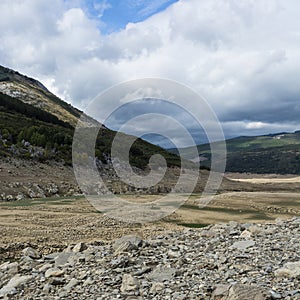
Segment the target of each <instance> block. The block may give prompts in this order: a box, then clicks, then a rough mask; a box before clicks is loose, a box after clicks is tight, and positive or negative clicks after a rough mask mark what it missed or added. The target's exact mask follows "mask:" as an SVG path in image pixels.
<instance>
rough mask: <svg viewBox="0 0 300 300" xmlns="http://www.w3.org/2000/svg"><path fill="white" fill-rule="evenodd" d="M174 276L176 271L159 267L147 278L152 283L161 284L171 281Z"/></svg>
mask: <svg viewBox="0 0 300 300" xmlns="http://www.w3.org/2000/svg"><path fill="white" fill-rule="evenodd" d="M175 274H176V269H174V268H170V267H167V268H166V267H162V266H159V267H157V268H155V269H154V270H153V271H152V272H151V273H150V274H149V275H148V276H147V277H148V278H149V279H151V280H152V281H156V282H163V281H169V280H172V279H173V278H174V276H175Z"/></svg>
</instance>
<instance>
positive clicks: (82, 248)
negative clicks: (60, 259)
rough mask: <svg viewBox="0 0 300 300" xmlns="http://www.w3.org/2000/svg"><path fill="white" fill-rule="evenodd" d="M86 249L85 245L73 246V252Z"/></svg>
mask: <svg viewBox="0 0 300 300" xmlns="http://www.w3.org/2000/svg"><path fill="white" fill-rule="evenodd" d="M86 249H87V245H86V244H85V243H78V244H76V245H75V246H74V248H73V252H77V253H78V252H82V251H84V250H86Z"/></svg>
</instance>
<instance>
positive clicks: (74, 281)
mask: <svg viewBox="0 0 300 300" xmlns="http://www.w3.org/2000/svg"><path fill="white" fill-rule="evenodd" d="M77 284H78V280H77V279H76V278H72V279H71V280H70V281H69V283H68V284H67V285H66V286H64V290H66V291H67V292H70V291H71V290H72V289H73V287H75V286H76V285H77Z"/></svg>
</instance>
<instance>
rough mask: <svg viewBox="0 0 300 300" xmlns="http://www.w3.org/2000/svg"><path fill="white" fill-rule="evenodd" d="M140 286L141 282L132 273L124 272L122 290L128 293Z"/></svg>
mask: <svg viewBox="0 0 300 300" xmlns="http://www.w3.org/2000/svg"><path fill="white" fill-rule="evenodd" d="M138 288H139V282H138V280H137V279H136V278H134V277H133V276H131V275H130V274H124V275H123V277H122V285H121V292H122V293H128V292H134V291H136V290H137V289H138Z"/></svg>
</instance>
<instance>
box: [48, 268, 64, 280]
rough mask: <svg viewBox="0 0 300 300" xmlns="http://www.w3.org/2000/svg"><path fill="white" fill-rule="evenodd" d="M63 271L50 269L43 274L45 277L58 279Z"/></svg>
mask: <svg viewBox="0 0 300 300" xmlns="http://www.w3.org/2000/svg"><path fill="white" fill-rule="evenodd" d="M64 273H65V272H64V270H60V269H59V268H50V269H48V270H47V271H46V272H45V277H46V278H49V277H59V276H62V275H63V274H64Z"/></svg>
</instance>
